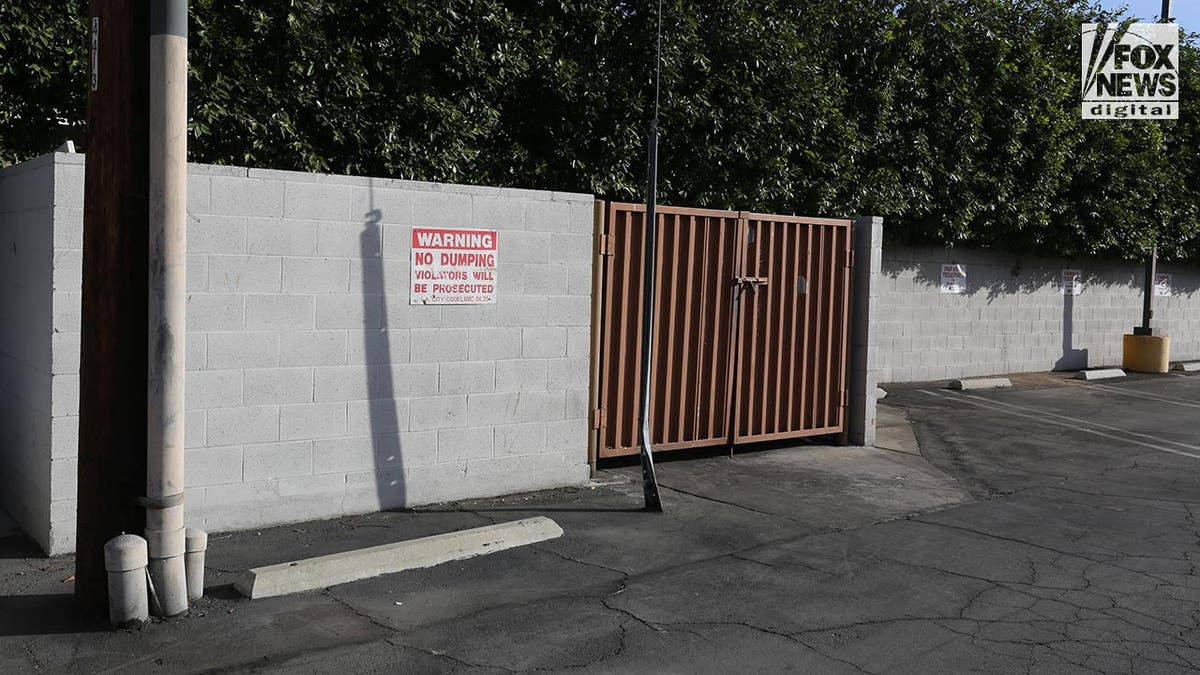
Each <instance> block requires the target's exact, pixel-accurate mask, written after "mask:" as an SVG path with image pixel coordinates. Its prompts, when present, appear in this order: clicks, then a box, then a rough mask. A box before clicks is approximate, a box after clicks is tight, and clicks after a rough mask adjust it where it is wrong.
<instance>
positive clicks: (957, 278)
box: [942, 265, 967, 294]
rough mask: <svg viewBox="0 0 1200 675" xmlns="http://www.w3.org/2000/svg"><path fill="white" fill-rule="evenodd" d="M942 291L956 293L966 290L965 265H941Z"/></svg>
mask: <svg viewBox="0 0 1200 675" xmlns="http://www.w3.org/2000/svg"><path fill="white" fill-rule="evenodd" d="M942 292H943V293H956V294H963V293H966V292H967V266H966V265H942Z"/></svg>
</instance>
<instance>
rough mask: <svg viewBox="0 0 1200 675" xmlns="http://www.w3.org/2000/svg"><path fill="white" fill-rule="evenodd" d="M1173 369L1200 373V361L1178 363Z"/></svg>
mask: <svg viewBox="0 0 1200 675" xmlns="http://www.w3.org/2000/svg"><path fill="white" fill-rule="evenodd" d="M1171 370H1182V371H1183V372H1185V373H1200V361H1189V362H1180V363H1176V364H1175V365H1174V366H1171Z"/></svg>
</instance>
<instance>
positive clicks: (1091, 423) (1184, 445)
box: [971, 396, 1200, 450]
mask: <svg viewBox="0 0 1200 675" xmlns="http://www.w3.org/2000/svg"><path fill="white" fill-rule="evenodd" d="M971 398H976V399H979V400H980V401H985V402H987V403H994V404H997V405H1004V406H1009V407H1011V408H1016V409H1017V410H1024V411H1025V412H1029V413H1034V414H1037V415H1048V416H1050V417H1057V418H1059V419H1063V420H1067V421H1068V422H1074V423H1076V424H1086V425H1088V426H1092V427H1100V428H1101V429H1108V430H1109V431H1116V432H1118V433H1122V434H1128V435H1130V436H1137V437H1139V438H1148V439H1150V440H1152V441H1158V442H1159V443H1169V444H1171V445H1177V446H1179V447H1181V448H1187V449H1189V450H1200V445H1192V444H1191V443H1184V442H1182V441H1172V440H1168V439H1166V438H1159V437H1158V436H1151V435H1150V434H1143V433H1141V432H1140V431H1130V430H1128V429H1122V428H1121V427H1114V426H1110V425H1108V424H1102V423H1100V422H1094V421H1092V420H1085V419H1079V418H1078V417H1068V416H1067V415H1059V414H1058V413H1052V412H1047V411H1045V410H1040V409H1038V408H1030V407H1027V406H1022V405H1017V404H1015V403H1008V402H1006V401H992V400H990V399H986V398H979V397H978V396H972V397H971Z"/></svg>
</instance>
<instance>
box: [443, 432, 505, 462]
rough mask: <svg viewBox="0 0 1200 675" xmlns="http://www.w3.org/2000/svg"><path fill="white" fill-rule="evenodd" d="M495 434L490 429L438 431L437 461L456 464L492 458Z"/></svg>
mask: <svg viewBox="0 0 1200 675" xmlns="http://www.w3.org/2000/svg"><path fill="white" fill-rule="evenodd" d="M494 436H495V434H494V433H493V431H492V428H491V427H473V428H469V429H442V430H440V431H438V450H437V461H439V462H456V461H462V460H469V459H482V458H485V457H491V456H492V450H493V439H494Z"/></svg>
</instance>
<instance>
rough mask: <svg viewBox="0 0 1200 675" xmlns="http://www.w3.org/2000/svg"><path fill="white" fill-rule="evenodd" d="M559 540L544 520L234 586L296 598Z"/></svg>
mask: <svg viewBox="0 0 1200 675" xmlns="http://www.w3.org/2000/svg"><path fill="white" fill-rule="evenodd" d="M561 536H562V528H560V527H559V526H558V524H556V523H555V522H554V521H552V520H550V519H549V518H544V517H541V516H539V517H537V518H529V519H526V520H519V521H514V522H510V523H500V524H497V525H488V526H485V527H480V528H475V529H473V530H462V531H459V532H451V533H447V534H440V535H435V536H432V537H424V538H422V539H414V540H411V541H406V542H398V543H395V544H385V545H383V546H375V547H372V548H366V549H359V550H357V551H348V552H345V553H335V554H333V555H327V556H321V557H318V558H309V559H308V560H301V561H296V562H289V563H281V564H279V565H271V566H268V567H258V568H254V569H251V570H249V571H248V572H245V573H244V574H243V575H242V576H240V577H239V578H238V579H237V581H236V582H235V584H234V585H235V586H236V587H237V589H238V591H239V592H241V593H242V594H243V595H245V596H246V597H249V598H265V597H272V596H278V595H286V594H288V593H298V592H302V591H308V590H313V589H318V588H326V587H328V586H334V585H337V584H342V583H347V582H351V581H357V580H359V579H369V578H371V577H376V576H379V575H381V574H390V573H394V572H402V571H404V570H409V569H419V568H424V567H433V566H435V565H439V564H442V563H445V562H450V561H453V560H464V559H466V558H473V557H475V556H478V555H485V554H488V553H496V552H498V551H503V550H507V549H510V548H515V547H517V546H524V545H528V544H533V543H537V542H539V541H547V540H549V539H555V538H558V537H561Z"/></svg>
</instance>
